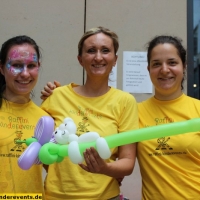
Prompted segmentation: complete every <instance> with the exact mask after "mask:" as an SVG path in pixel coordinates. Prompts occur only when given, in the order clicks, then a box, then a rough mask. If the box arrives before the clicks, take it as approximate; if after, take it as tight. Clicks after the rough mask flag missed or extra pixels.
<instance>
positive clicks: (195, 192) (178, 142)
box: [137, 35, 200, 200]
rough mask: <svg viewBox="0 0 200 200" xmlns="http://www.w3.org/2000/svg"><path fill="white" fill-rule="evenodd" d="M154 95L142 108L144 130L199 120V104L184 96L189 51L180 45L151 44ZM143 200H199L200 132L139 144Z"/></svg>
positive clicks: (163, 39) (167, 40)
mask: <svg viewBox="0 0 200 200" xmlns="http://www.w3.org/2000/svg"><path fill="white" fill-rule="evenodd" d="M147 60H148V71H149V75H150V78H151V81H152V83H153V85H154V87H155V95H154V96H153V97H151V98H149V99H147V100H146V101H143V102H141V103H139V104H138V109H139V124H140V127H141V128H144V127H148V126H158V125H160V124H168V123H173V122H179V121H185V120H189V119H192V118H199V117H200V101H199V100H198V99H194V98H191V97H189V96H187V95H185V94H184V93H183V91H182V90H183V81H184V75H185V72H186V50H185V49H184V47H183V46H182V44H181V40H180V39H179V38H177V37H172V36H165V35H161V36H156V37H155V38H153V40H151V41H150V42H149V43H148V49H147ZM137 158H138V161H139V165H140V172H141V175H142V197H143V198H142V199H162V200H168V199H177V200H179V199H200V131H198V132H190V133H187V134H183V135H177V136H171V137H160V138H157V139H153V140H149V141H143V142H139V143H138V145H137Z"/></svg>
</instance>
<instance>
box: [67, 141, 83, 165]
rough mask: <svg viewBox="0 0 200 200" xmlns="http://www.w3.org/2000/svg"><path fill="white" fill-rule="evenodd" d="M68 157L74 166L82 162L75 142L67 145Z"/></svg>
mask: <svg viewBox="0 0 200 200" xmlns="http://www.w3.org/2000/svg"><path fill="white" fill-rule="evenodd" d="M68 156H69V158H70V160H71V161H72V162H73V163H74V164H79V163H82V162H83V161H84V158H83V157H82V155H81V154H80V151H79V146H78V142H77V141H72V142H71V143H70V144H69V145H68Z"/></svg>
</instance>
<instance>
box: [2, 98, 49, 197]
mask: <svg viewBox="0 0 200 200" xmlns="http://www.w3.org/2000/svg"><path fill="white" fill-rule="evenodd" d="M45 115H48V114H47V113H46V112H44V111H43V110H42V109H41V108H39V107H38V106H36V105H35V104H34V103H33V102H32V101H30V102H28V103H26V104H16V103H12V102H8V101H5V100H3V104H2V107H1V108H0V133H1V134H0V193H42V192H43V183H42V173H41V170H42V166H41V165H40V166H39V165H37V166H32V167H31V168H30V169H29V170H22V169H21V168H20V167H19V166H18V164H17V160H18V158H19V156H20V155H21V154H22V153H23V152H24V150H25V149H26V144H24V143H23V144H19V143H18V142H17V140H24V139H27V138H30V137H32V136H33V135H34V129H35V126H36V124H37V122H38V120H39V118H40V117H42V116H45Z"/></svg>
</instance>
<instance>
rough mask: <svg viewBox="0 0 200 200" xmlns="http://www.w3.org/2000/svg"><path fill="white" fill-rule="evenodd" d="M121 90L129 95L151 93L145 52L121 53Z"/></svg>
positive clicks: (151, 87)
mask: <svg viewBox="0 0 200 200" xmlns="http://www.w3.org/2000/svg"><path fill="white" fill-rule="evenodd" d="M123 90H124V91H126V92H129V93H152V90H153V86H152V83H151V80H150V77H149V72H148V70H147V52H133V51H124V52H123Z"/></svg>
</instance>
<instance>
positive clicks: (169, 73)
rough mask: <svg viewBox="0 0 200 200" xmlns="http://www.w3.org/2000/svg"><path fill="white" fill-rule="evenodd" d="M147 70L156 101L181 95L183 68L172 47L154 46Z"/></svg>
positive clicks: (166, 44) (168, 45)
mask: <svg viewBox="0 0 200 200" xmlns="http://www.w3.org/2000/svg"><path fill="white" fill-rule="evenodd" d="M148 70H149V74H150V78H151V81H152V83H153V85H154V87H155V97H156V98H157V99H159V100H172V99H175V98H177V97H179V96H180V95H181V94H182V91H181V82H182V80H183V77H184V70H185V67H184V65H183V63H182V61H181V58H180V56H179V55H178V51H177V49H176V47H175V46H174V45H172V44H169V43H164V44H158V45H157V46H155V47H154V48H153V49H152V52H151V55H150V63H149V66H148Z"/></svg>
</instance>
